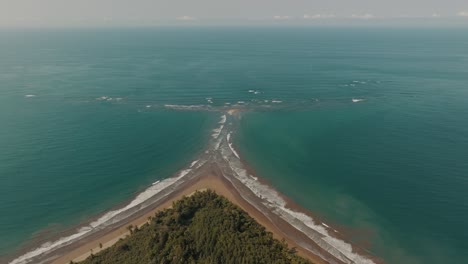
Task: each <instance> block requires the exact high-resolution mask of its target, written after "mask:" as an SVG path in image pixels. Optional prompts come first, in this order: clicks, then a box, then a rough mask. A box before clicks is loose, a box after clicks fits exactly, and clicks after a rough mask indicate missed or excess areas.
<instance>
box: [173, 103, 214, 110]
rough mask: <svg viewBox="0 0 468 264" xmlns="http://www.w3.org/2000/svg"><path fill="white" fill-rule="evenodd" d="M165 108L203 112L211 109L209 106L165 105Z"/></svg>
mask: <svg viewBox="0 0 468 264" xmlns="http://www.w3.org/2000/svg"><path fill="white" fill-rule="evenodd" d="M164 107H166V108H169V109H174V110H203V109H207V108H209V106H207V105H172V104H165V105H164Z"/></svg>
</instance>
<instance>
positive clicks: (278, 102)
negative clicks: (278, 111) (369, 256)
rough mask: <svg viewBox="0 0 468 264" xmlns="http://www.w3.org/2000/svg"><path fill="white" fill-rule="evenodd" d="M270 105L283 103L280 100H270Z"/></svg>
mask: <svg viewBox="0 0 468 264" xmlns="http://www.w3.org/2000/svg"><path fill="white" fill-rule="evenodd" d="M271 102H272V103H274V104H281V103H282V102H283V101H280V100H271Z"/></svg>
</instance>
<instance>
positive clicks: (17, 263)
mask: <svg viewBox="0 0 468 264" xmlns="http://www.w3.org/2000/svg"><path fill="white" fill-rule="evenodd" d="M190 172H191V169H186V170H183V171H181V172H180V173H179V174H178V176H177V177H173V178H168V179H165V180H162V181H159V182H158V181H157V182H155V183H153V185H151V186H150V187H149V188H147V189H146V190H145V191H143V192H142V193H140V194H139V195H138V196H137V197H136V198H135V199H133V200H132V201H131V202H130V203H129V204H128V205H126V206H125V207H123V208H121V209H118V210H114V211H110V212H108V213H106V214H104V215H103V216H101V217H100V218H99V219H97V220H96V221H94V222H91V223H90V224H89V225H88V226H84V227H82V228H80V229H79V230H77V233H75V234H73V235H70V236H66V237H62V238H60V239H58V240H56V241H54V242H47V243H44V244H42V245H41V246H40V247H38V248H36V249H34V250H32V251H30V252H28V253H26V254H24V255H22V256H20V257H18V258H16V259H14V260H13V261H11V262H10V264H26V263H30V262H31V261H32V260H33V258H35V257H38V256H40V255H41V254H44V253H46V252H49V251H51V250H54V249H58V248H60V247H63V246H66V245H69V244H71V243H73V242H74V241H76V240H78V239H80V238H82V237H83V236H85V235H88V234H89V233H90V232H92V231H94V230H100V229H102V228H104V227H106V226H108V225H109V224H113V223H115V222H117V221H119V220H121V219H118V215H119V214H121V213H123V212H125V211H127V210H129V209H132V208H135V207H137V206H139V207H140V208H139V209H142V208H145V207H146V205H144V204H143V203H144V202H145V201H147V200H148V199H150V198H151V197H153V196H154V195H156V194H158V193H159V192H161V191H162V190H164V189H165V188H167V187H169V186H171V185H172V184H174V183H175V182H177V181H178V180H180V179H181V178H183V177H184V176H186V175H187V174H189V173H190Z"/></svg>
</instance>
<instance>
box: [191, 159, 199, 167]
mask: <svg viewBox="0 0 468 264" xmlns="http://www.w3.org/2000/svg"><path fill="white" fill-rule="evenodd" d="M198 161H200V160H194V161H192V163H190V168H192V167H193V166H195V164H197V163H198Z"/></svg>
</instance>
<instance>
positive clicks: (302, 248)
mask: <svg viewBox="0 0 468 264" xmlns="http://www.w3.org/2000/svg"><path fill="white" fill-rule="evenodd" d="M239 114H240V112H238V111H236V110H231V111H228V112H227V113H224V114H222V116H221V121H220V122H219V123H218V124H219V128H215V129H213V134H212V140H211V141H210V142H209V144H208V148H206V149H205V151H204V152H203V153H201V155H199V156H198V157H197V160H195V161H193V162H192V163H191V164H190V165H189V166H187V167H186V168H185V169H183V170H180V171H179V172H178V173H176V174H175V175H173V176H172V177H170V178H166V179H164V180H161V181H157V182H155V183H153V184H152V185H151V186H149V187H148V188H147V189H145V190H144V191H143V192H140V193H138V194H137V195H136V196H135V197H133V198H132V199H131V200H130V201H127V202H125V203H123V204H120V206H116V208H117V209H116V210H111V211H106V212H104V213H103V214H99V215H97V216H96V217H94V218H92V219H90V220H88V221H86V222H83V223H81V224H79V225H77V226H74V227H73V228H69V229H67V230H66V231H64V232H61V233H60V234H58V235H57V236H53V237H54V238H55V240H51V239H47V241H49V242H47V243H44V240H42V241H41V240H36V241H32V242H30V243H28V247H24V248H23V250H21V251H20V252H16V254H14V255H11V256H8V257H6V260H7V261H10V262H8V263H10V264H26V263H35V264H43V263H53V264H61V263H66V264H68V263H70V261H71V260H73V261H80V260H84V259H85V258H86V257H87V256H89V255H91V254H92V253H93V254H94V253H97V252H99V251H100V250H102V249H104V248H107V247H110V246H111V245H112V244H114V243H115V242H117V241H118V240H119V239H120V238H123V237H125V236H126V235H127V234H128V230H127V227H128V226H129V225H133V226H141V225H143V224H145V223H146V222H147V221H148V218H149V217H150V216H153V215H154V214H155V213H156V212H157V211H159V210H163V209H165V208H168V207H170V206H171V205H172V203H173V202H174V201H176V200H179V199H180V198H182V197H183V196H187V195H190V194H192V193H194V192H195V191H197V190H205V189H211V190H213V191H215V192H216V193H218V194H219V195H222V196H224V197H226V198H227V199H228V200H229V201H231V202H232V203H234V204H236V205H237V206H239V207H240V208H241V209H243V210H244V211H246V212H247V213H248V214H249V215H250V216H251V217H252V218H254V219H255V221H257V222H258V223H259V224H260V225H262V226H264V227H265V228H266V230H267V231H269V232H271V233H272V234H273V236H274V238H276V239H279V240H281V239H285V241H286V242H287V244H288V246H289V247H290V248H295V249H296V251H297V253H298V255H300V256H302V257H305V258H307V259H309V260H311V261H313V262H314V263H317V264H321V263H332V264H341V263H349V264H353V263H356V264H358V263H362V264H377V263H378V264H380V263H383V261H382V260H381V259H379V258H376V257H374V256H372V255H371V254H369V252H368V251H366V250H365V249H364V248H360V247H356V245H352V244H351V243H350V242H349V241H348V240H347V239H346V237H345V235H344V234H343V233H339V232H338V231H337V230H336V229H334V228H332V227H330V226H329V225H327V224H325V223H323V222H321V221H320V220H318V219H320V218H319V217H315V215H314V214H313V213H312V212H310V211H308V210H307V209H305V208H303V207H301V206H300V205H298V204H297V203H295V202H294V201H293V200H291V199H290V198H289V197H287V196H285V195H284V194H282V193H280V192H278V191H277V190H276V189H275V188H274V186H272V185H271V184H270V183H269V182H268V180H267V179H263V178H261V177H258V176H257V175H256V174H255V172H254V171H253V169H252V168H251V167H250V166H249V165H248V163H247V162H246V161H245V160H243V159H242V158H241V157H239V154H238V153H237V152H236V150H235V149H233V147H232V144H233V143H232V142H231V134H233V133H235V129H234V128H235V124H236V123H237V121H238V119H239V118H240V116H239ZM227 120H228V122H226V121H227ZM101 244H102V249H101V248H100V245H101Z"/></svg>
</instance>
